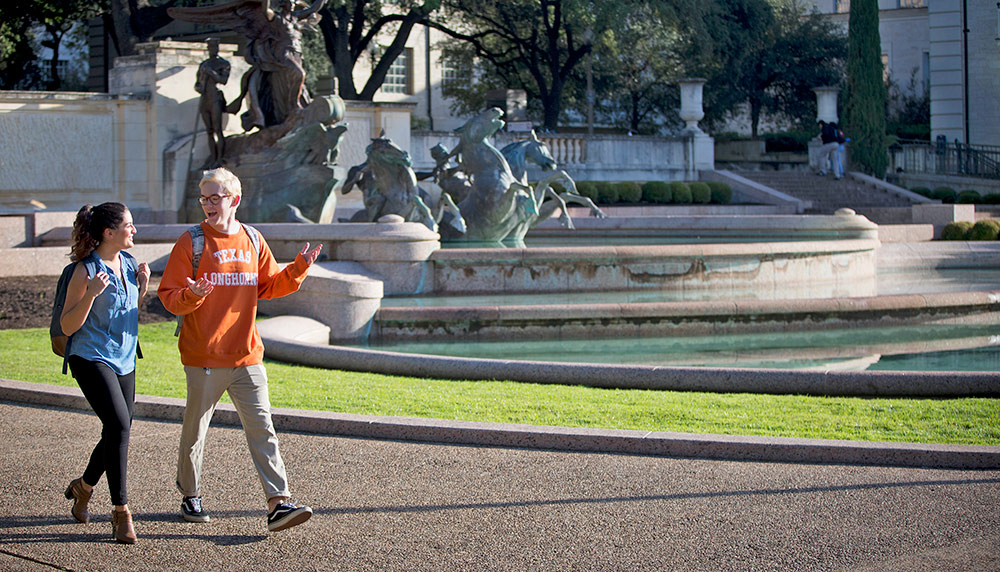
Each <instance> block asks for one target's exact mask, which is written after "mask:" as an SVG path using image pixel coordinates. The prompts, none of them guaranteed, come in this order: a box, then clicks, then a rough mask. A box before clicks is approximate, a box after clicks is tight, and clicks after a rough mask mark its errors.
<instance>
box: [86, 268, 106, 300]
mask: <svg viewBox="0 0 1000 572" xmlns="http://www.w3.org/2000/svg"><path fill="white" fill-rule="evenodd" d="M110 283H111V277H110V276H108V273H107V272H103V271H102V272H98V273H97V274H95V275H94V277H93V278H91V279H90V280H87V295H88V296H90V297H91V298H92V299H96V298H97V297H98V296H100V295H101V292H104V289H105V288H107V287H108V284H110Z"/></svg>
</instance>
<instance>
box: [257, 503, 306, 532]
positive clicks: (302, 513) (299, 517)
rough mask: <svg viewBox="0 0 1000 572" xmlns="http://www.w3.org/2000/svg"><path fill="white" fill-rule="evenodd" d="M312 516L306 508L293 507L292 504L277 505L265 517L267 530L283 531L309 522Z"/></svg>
mask: <svg viewBox="0 0 1000 572" xmlns="http://www.w3.org/2000/svg"><path fill="white" fill-rule="evenodd" d="M312 515H313V511H312V509H311V508H309V507H307V506H295V505H294V504H292V503H287V502H283V503H278V506H276V507H274V510H272V511H271V514H269V515H267V529H268V530H270V531H271V532H278V531H279V530H285V529H286V528H291V527H293V526H296V525H298V524H302V523H303V522H305V521H307V520H309V517H311V516H312Z"/></svg>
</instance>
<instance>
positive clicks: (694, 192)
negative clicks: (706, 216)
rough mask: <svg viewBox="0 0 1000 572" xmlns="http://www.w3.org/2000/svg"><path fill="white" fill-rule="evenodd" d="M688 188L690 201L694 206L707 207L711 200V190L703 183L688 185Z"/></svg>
mask: <svg viewBox="0 0 1000 572" xmlns="http://www.w3.org/2000/svg"><path fill="white" fill-rule="evenodd" d="M688 188H689V189H691V200H692V201H694V203H695V204H698V205H707V204H708V203H709V201H711V200H712V189H710V188H709V186H708V185H706V184H705V183H699V182H695V183H690V184H689V185H688Z"/></svg>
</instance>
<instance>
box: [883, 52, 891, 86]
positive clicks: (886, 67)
mask: <svg viewBox="0 0 1000 572" xmlns="http://www.w3.org/2000/svg"><path fill="white" fill-rule="evenodd" d="M882 81H883V82H884V83H886V84H888V83H889V54H882Z"/></svg>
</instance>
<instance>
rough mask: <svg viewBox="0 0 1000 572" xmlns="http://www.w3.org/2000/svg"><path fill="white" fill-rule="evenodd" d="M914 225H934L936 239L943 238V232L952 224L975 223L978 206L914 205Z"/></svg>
mask: <svg viewBox="0 0 1000 572" xmlns="http://www.w3.org/2000/svg"><path fill="white" fill-rule="evenodd" d="M911 208H912V213H913V224H931V225H934V238H941V230H942V229H943V228H944V227H945V225H947V224H948V223H950V222H962V221H967V222H975V221H976V205H935V204H928V205H913V207H911Z"/></svg>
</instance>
